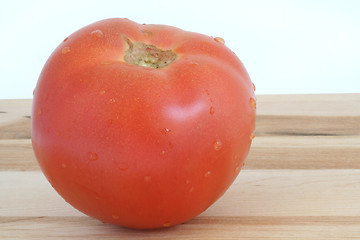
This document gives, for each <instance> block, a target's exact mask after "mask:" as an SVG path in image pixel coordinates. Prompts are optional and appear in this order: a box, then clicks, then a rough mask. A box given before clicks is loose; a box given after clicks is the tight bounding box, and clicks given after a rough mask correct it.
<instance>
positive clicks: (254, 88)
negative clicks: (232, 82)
mask: <svg viewBox="0 0 360 240" xmlns="http://www.w3.org/2000/svg"><path fill="white" fill-rule="evenodd" d="M251 83H252V85H253V89H254V92H255V90H256V87H255V84H254V83H253V82H251Z"/></svg>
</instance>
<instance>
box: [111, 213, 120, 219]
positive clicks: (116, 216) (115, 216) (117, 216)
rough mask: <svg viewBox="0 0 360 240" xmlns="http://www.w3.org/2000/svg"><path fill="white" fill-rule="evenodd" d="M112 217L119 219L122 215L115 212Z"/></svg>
mask: <svg viewBox="0 0 360 240" xmlns="http://www.w3.org/2000/svg"><path fill="white" fill-rule="evenodd" d="M111 217H112V218H113V219H119V218H120V216H119V215H117V214H115V213H113V214H112V215H111Z"/></svg>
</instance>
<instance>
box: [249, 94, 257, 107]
mask: <svg viewBox="0 0 360 240" xmlns="http://www.w3.org/2000/svg"><path fill="white" fill-rule="evenodd" d="M250 106H251V108H252V109H256V100H255V99H254V98H252V97H251V98H250Z"/></svg>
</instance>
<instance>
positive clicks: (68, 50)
mask: <svg viewBox="0 0 360 240" xmlns="http://www.w3.org/2000/svg"><path fill="white" fill-rule="evenodd" d="M70 51H71V50H70V47H64V48H63V49H62V50H61V53H62V54H67V53H69V52H70Z"/></svg>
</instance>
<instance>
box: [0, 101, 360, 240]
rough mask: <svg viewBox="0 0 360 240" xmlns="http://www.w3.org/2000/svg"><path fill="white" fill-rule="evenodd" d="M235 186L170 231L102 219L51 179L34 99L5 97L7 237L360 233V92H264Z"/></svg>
mask: <svg viewBox="0 0 360 240" xmlns="http://www.w3.org/2000/svg"><path fill="white" fill-rule="evenodd" d="M257 99H258V103H257V118H256V121H257V124H256V132H255V135H256V137H255V139H254V141H253V145H252V148H251V151H250V154H249V156H248V159H247V161H246V165H245V168H244V169H243V170H242V171H241V173H240V175H239V177H238V178H237V179H236V181H235V182H234V184H233V185H232V187H231V188H230V189H229V190H228V191H227V192H226V193H225V195H224V196H223V197H222V198H221V199H219V201H217V202H216V203H215V204H214V205H213V206H212V207H210V208H209V209H208V210H207V211H205V212H204V213H202V214H201V215H199V216H198V217H196V218H194V219H193V220H191V221H189V222H187V223H184V224H181V225H178V226H175V227H170V228H167V229H160V230H152V231H138V230H130V229H124V228H121V227H117V226H112V225H109V224H103V223H101V222H99V221H97V220H94V219H92V218H90V217H87V216H86V215H84V214H82V213H80V212H78V211H77V210H75V209H73V208H72V207H71V206H70V205H68V204H67V203H66V202H65V201H64V200H63V199H62V198H61V197H60V196H59V195H58V194H57V193H56V192H55V191H54V190H53V189H52V188H51V186H50V184H49V183H48V182H47V181H46V179H45V177H44V176H43V174H42V173H41V172H40V169H39V167H38V165H37V162H36V160H35V157H34V155H33V152H32V148H31V134H30V112H31V100H0V239H190V240H191V239H360V94H319V95H262V96H258V97H257Z"/></svg>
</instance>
